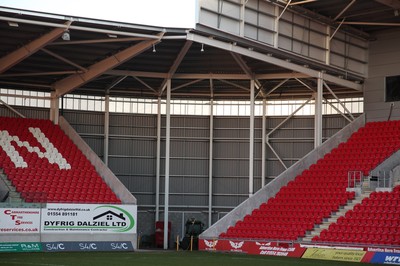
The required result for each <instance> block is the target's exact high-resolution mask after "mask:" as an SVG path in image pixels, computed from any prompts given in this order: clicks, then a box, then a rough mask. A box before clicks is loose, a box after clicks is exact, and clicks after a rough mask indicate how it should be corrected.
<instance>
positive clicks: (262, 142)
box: [261, 98, 267, 187]
mask: <svg viewBox="0 0 400 266" xmlns="http://www.w3.org/2000/svg"><path fill="white" fill-rule="evenodd" d="M266 113H267V99H265V98H264V99H263V109H262V125H261V127H262V128H261V132H262V133H261V135H262V140H261V145H262V146H261V187H264V186H265V172H266V169H265V158H266V154H265V153H266V150H267V149H266V144H265V142H266V139H267V138H266V136H267V135H266V134H267V119H266Z"/></svg>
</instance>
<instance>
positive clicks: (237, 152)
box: [213, 141, 249, 159]
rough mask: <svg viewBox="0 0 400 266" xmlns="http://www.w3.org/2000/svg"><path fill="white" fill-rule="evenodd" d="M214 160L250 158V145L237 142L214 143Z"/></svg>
mask: <svg viewBox="0 0 400 266" xmlns="http://www.w3.org/2000/svg"><path fill="white" fill-rule="evenodd" d="M213 154H214V158H216V159H219V158H222V159H226V158H232V159H235V158H240V159H246V158H249V143H248V142H235V141H223V142H222V141H221V142H214V150H213Z"/></svg>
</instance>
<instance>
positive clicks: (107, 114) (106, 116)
mask: <svg viewBox="0 0 400 266" xmlns="http://www.w3.org/2000/svg"><path fill="white" fill-rule="evenodd" d="M104 108H105V109H104V154H103V161H104V164H105V165H107V166H108V152H109V151H108V147H109V139H110V95H109V94H107V95H106V98H105V102H104Z"/></svg>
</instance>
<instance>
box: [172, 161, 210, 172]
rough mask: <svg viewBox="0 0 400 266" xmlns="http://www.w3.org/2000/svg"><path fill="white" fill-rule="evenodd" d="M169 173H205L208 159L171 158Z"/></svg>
mask: <svg viewBox="0 0 400 266" xmlns="http://www.w3.org/2000/svg"><path fill="white" fill-rule="evenodd" d="M170 174H171V175H189V176H190V175H201V176H203V175H207V174H208V160H196V159H171V160H170Z"/></svg>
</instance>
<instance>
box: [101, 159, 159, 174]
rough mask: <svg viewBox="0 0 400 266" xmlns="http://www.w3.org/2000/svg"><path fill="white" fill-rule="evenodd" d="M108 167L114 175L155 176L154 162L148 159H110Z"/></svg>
mask: <svg viewBox="0 0 400 266" xmlns="http://www.w3.org/2000/svg"><path fill="white" fill-rule="evenodd" d="M109 167H110V169H111V170H112V171H113V172H114V173H115V174H116V175H119V174H129V173H131V174H135V175H155V160H154V159H149V158H129V157H115V156H114V157H110V158H109Z"/></svg>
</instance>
